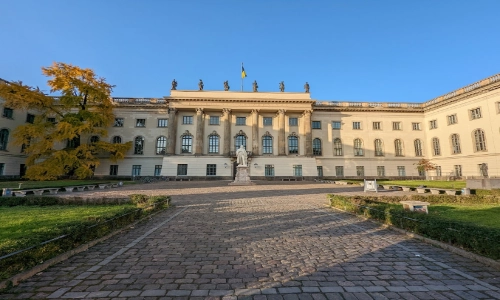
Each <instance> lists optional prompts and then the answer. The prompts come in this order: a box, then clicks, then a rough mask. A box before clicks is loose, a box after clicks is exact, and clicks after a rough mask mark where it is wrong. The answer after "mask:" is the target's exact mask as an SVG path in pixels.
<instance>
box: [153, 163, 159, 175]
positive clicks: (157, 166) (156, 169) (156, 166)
mask: <svg viewBox="0 0 500 300" xmlns="http://www.w3.org/2000/svg"><path fill="white" fill-rule="evenodd" d="M160 175H161V165H155V173H154V176H160Z"/></svg>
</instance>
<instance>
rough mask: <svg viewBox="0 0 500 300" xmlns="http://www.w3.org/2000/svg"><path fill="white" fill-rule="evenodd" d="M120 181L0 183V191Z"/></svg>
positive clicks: (126, 182)
mask: <svg viewBox="0 0 500 300" xmlns="http://www.w3.org/2000/svg"><path fill="white" fill-rule="evenodd" d="M119 181H120V180H56V181H22V180H20V181H2V182H0V189H2V188H14V189H17V188H19V184H20V183H22V185H21V189H38V188H48V187H64V186H73V185H86V184H98V183H103V182H106V183H107V182H119ZM122 182H123V183H124V184H128V183H130V182H128V181H122Z"/></svg>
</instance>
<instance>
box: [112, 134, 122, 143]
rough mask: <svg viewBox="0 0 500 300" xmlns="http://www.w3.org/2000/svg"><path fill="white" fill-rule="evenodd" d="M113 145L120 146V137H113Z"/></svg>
mask: <svg viewBox="0 0 500 300" xmlns="http://www.w3.org/2000/svg"><path fill="white" fill-rule="evenodd" d="M111 142H112V143H113V144H121V143H122V138H121V137H120V136H117V135H115V136H114V137H113V139H112V140H111Z"/></svg>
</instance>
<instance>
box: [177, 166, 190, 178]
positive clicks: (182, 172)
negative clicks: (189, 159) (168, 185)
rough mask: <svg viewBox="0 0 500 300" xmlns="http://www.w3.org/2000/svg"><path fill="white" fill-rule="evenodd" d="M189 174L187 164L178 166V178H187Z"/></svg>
mask: <svg viewBox="0 0 500 300" xmlns="http://www.w3.org/2000/svg"><path fill="white" fill-rule="evenodd" d="M187 173H188V165H187V164H178V165H177V176H186V175H187Z"/></svg>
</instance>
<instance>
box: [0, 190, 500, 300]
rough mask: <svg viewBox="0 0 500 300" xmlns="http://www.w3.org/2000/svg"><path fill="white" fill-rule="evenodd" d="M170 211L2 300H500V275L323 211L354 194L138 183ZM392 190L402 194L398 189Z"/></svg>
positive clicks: (57, 267) (98, 194)
mask: <svg viewBox="0 0 500 300" xmlns="http://www.w3.org/2000/svg"><path fill="white" fill-rule="evenodd" d="M138 192H142V193H146V194H167V195H171V196H172V202H173V204H174V207H173V208H172V209H169V210H167V211H165V212H162V213H160V214H158V215H156V216H155V217H153V218H152V219H151V220H148V221H146V222H143V223H141V224H139V225H137V226H135V228H129V229H128V230H127V231H126V232H124V233H123V234H120V235H118V236H115V237H113V238H112V239H109V240H107V241H105V242H103V243H100V244H98V245H96V246H94V247H92V248H91V249H89V250H88V251H86V252H83V253H80V254H78V255H75V256H73V257H72V258H70V259H68V260H66V261H64V262H62V263H59V264H57V265H55V266H53V267H51V268H49V269H47V270H45V271H44V272H42V273H40V274H38V275H36V276H34V277H32V278H30V279H28V280H27V281H25V282H23V283H21V284H20V285H19V286H17V287H15V288H12V289H10V290H8V291H7V292H6V293H8V294H6V293H4V294H1V295H0V298H2V299H13V298H17V299H25V298H32V299H36V298H48V299H68V298H85V299H204V298H211V299H500V272H499V271H497V270H495V269H492V268H489V267H487V266H484V265H482V264H480V263H477V262H474V261H472V260H470V259H466V258H463V257H461V256H457V255H455V254H452V253H450V252H447V251H445V250H442V249H440V248H436V247H433V246H431V245H428V244H425V243H422V242H419V241H416V240H413V239H410V238H408V237H407V236H405V235H403V234H400V233H398V232H395V231H392V230H388V229H383V228H381V227H380V226H378V225H377V224H376V223H373V222H369V221H364V220H362V219H359V218H356V217H354V216H351V215H348V214H345V213H342V212H339V211H336V210H333V209H331V208H328V207H327V200H326V194H327V193H332V192H333V193H342V194H358V193H360V192H361V188H360V187H345V186H343V187H339V186H335V185H333V184H319V183H300V182H299V183H293V182H292V183H279V184H276V183H272V182H271V183H269V182H260V183H259V185H256V186H249V187H237V186H227V182H165V183H154V184H146V185H134V186H128V187H123V188H120V189H116V190H111V191H104V192H103V191H94V192H89V193H88V194H87V195H88V196H95V197H101V196H103V194H105V195H106V196H116V195H117V193H118V194H123V195H124V194H130V193H138ZM394 193H398V192H394Z"/></svg>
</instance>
